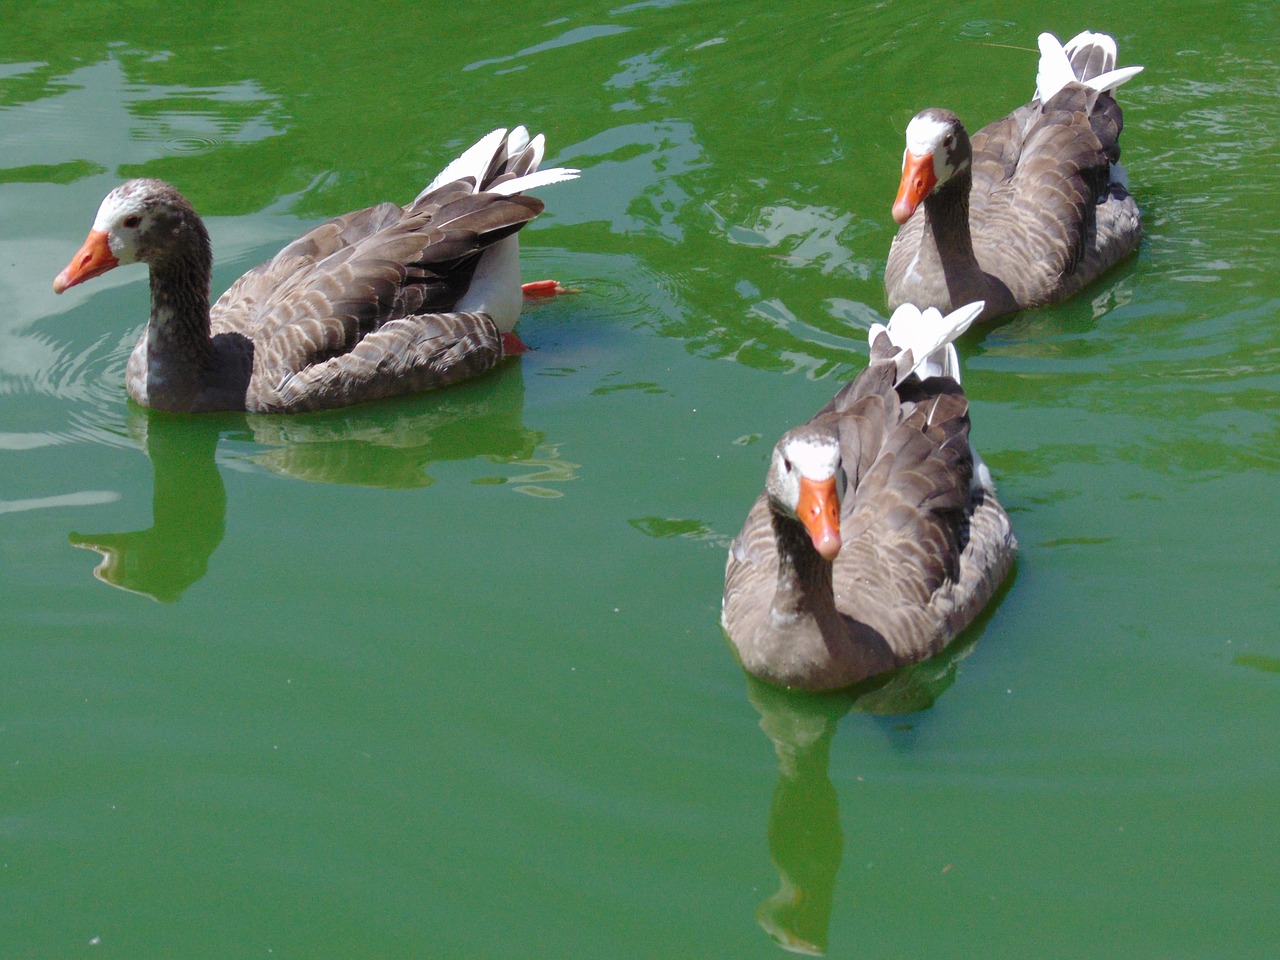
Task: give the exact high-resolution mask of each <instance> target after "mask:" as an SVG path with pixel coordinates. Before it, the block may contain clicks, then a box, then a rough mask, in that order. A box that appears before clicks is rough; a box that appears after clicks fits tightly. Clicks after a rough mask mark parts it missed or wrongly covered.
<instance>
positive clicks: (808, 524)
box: [796, 477, 840, 560]
mask: <svg viewBox="0 0 1280 960" xmlns="http://www.w3.org/2000/svg"><path fill="white" fill-rule="evenodd" d="M796 516H798V517H799V518H800V522H801V523H803V524H804V526H805V529H806V530H808V531H809V539H810V540H812V541H813V549H815V550H817V551H818V553H819V554H820V555H821V556H822V557H823V559H825V560H834V559H835V558H836V554H838V553H839V552H840V494H839V492H838V491H837V490H836V478H835V477H831V478H830V479H828V480H810V479H808V478H807V477H801V478H800V502H799V503H797V504H796Z"/></svg>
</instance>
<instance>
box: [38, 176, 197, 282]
mask: <svg viewBox="0 0 1280 960" xmlns="http://www.w3.org/2000/svg"><path fill="white" fill-rule="evenodd" d="M192 231H194V232H195V235H196V236H197V237H199V235H201V234H204V229H203V226H201V225H199V219H198V218H197V217H196V215H195V211H194V210H192V208H191V205H190V204H189V203H187V201H186V200H185V199H184V198H183V196H182V195H181V194H180V193H178V191H177V190H175V189H174V188H173V187H171V186H169V184H167V183H165V182H163V181H161V180H130V181H128V182H127V183H123V184H121V185H120V186H118V187H116V188H115V189H114V190H112V191H111V192H110V193H109V194H107V195H106V197H105V198H104V199H103V201H102V205H101V206H100V207H98V215H97V217H95V218H94V221H93V228H92V229H91V230H90V231H89V236H88V239H86V240H85V242H84V245H83V246H82V247H81V248H80V249H79V250H78V251H77V252H76V255H75V256H74V257H72V258H71V262H70V263H68V264H67V266H66V268H65V269H63V271H62V272H61V273H59V274H58V276H57V277H56V278H55V279H54V281H53V292H54V293H62V291H64V290H66V289H67V288H69V287H74V286H75V285H76V284H78V283H84V282H85V281H86V280H92V279H93V278H94V277H97V276H101V275H102V274H104V273H106V272H107V271H108V270H112V269H114V268H116V267H118V266H121V265H123V264H127V263H146V264H155V263H160V262H163V261H164V260H165V259H166V257H168V256H169V255H170V253H171V251H174V250H175V249H180V248H181V247H183V246H184V245H189V243H190V239H189V238H190V236H191V234H192ZM204 236H205V237H206V239H205V244H206V245H207V243H208V241H207V234H204Z"/></svg>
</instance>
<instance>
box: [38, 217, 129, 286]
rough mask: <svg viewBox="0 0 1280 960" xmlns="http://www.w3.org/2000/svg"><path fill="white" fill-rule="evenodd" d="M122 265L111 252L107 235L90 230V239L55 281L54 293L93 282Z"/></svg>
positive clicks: (99, 231)
mask: <svg viewBox="0 0 1280 960" xmlns="http://www.w3.org/2000/svg"><path fill="white" fill-rule="evenodd" d="M119 265H120V261H119V260H117V259H116V258H115V255H114V254H113V253H112V252H111V244H110V243H108V242H107V235H106V234H105V233H104V232H103V231H101V230H90V231H89V238H88V239H87V240H85V242H84V246H83V247H81V248H80V249H79V251H77V252H76V255H75V256H74V257H72V258H71V262H70V263H68V264H67V266H66V268H65V269H64V270H63V271H62V272H61V273H60V274H58V275H57V276H56V277H54V279H53V292H54V293H61V292H62V291H63V290H66V289H67V288H68V287H74V286H75V285H76V284H77V283H84V282H85V281H86V280H92V279H93V278H94V277H96V276H98V275H99V274H103V273H106V272H107V271H108V270H110V269H111V268H112V267H117V266H119Z"/></svg>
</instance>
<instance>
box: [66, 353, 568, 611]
mask: <svg viewBox="0 0 1280 960" xmlns="http://www.w3.org/2000/svg"><path fill="white" fill-rule="evenodd" d="M129 432H130V435H131V436H132V437H133V438H134V440H135V441H136V442H137V443H138V445H139V446H140V447H141V448H142V449H143V450H144V451H145V452H146V454H147V456H148V457H149V458H150V459H151V466H152V472H153V479H154V488H153V494H152V515H153V522H152V525H151V526H150V527H149V528H148V529H146V530H136V531H129V532H124V533H96V534H83V533H72V534H71V535H70V538H69V539H70V542H71V544H72V545H73V546H77V547H84V548H86V549H89V550H95V551H97V552H98V553H99V554H101V555H102V561H101V562H100V563H99V564H98V566H97V568H96V569H95V570H94V576H95V577H97V578H98V579H99V580H101V581H102V582H103V583H106V584H108V585H110V586H113V587H118V588H119V589H122V590H128V591H130V592H133V593H138V594H141V595H144V596H148V597H151V598H152V599H154V600H158V601H160V602H162V603H172V602H174V601H176V600H178V599H179V598H180V597H181V596H182V594H183V592H184V591H185V590H186V589H187V588H188V587H190V586H191V585H192V584H194V583H196V582H197V581H198V580H200V578H201V577H203V576H204V575H205V573H206V572H207V570H208V567H209V561H210V558H211V557H212V556H213V553H214V551H215V550H217V548H218V545H219V544H220V543H221V542H222V537H223V534H224V532H225V529H226V509H227V494H226V488H225V487H224V485H223V482H222V474H221V472H220V470H219V467H218V463H217V449H218V443H219V440H220V439H222V438H223V437H226V438H228V439H232V440H235V439H248V440H250V441H251V442H253V443H255V444H262V445H264V446H265V449H263V450H261V451H258V452H256V453H251V454H249V455H247V456H245V457H244V459H246V460H249V461H251V462H253V463H256V464H259V465H260V466H263V467H266V468H267V469H268V470H270V471H272V472H273V473H279V474H282V475H285V476H289V477H293V478H295V479H299V480H306V481H310V482H316V483H330V484H353V485H359V486H371V487H382V488H394V489H407V488H418V487H426V486H430V485H431V484H433V483H435V478H433V477H432V476H431V475H430V474H429V473H428V472H427V470H428V468H429V467H430V465H431V464H432V463H433V462H436V463H439V462H445V461H464V460H472V459H475V458H480V457H483V458H487V459H489V460H490V461H492V462H494V463H495V464H512V465H515V466H516V467H518V468H526V467H540V468H542V469H541V470H539V471H538V472H537V473H536V477H537V478H538V479H540V480H542V481H544V482H545V481H546V480H549V479H550V480H570V479H574V478H575V476H576V472H575V471H576V464H569V463H565V462H563V461H560V460H558V458H557V453H556V451H555V449H554V447H553V446H549V445H546V444H544V440H545V435H544V434H543V433H541V432H539V431H535V430H530V429H529V428H528V427H526V426H525V425H524V380H523V378H522V376H521V371H520V368H519V367H518V366H516V365H511V366H509V367H507V368H506V369H504V370H502V371H500V372H497V373H495V374H494V375H491V376H488V377H485V378H483V379H482V380H478V381H475V382H473V383H468V384H463V385H460V386H457V387H453V388H451V389H449V390H447V391H441V392H437V393H432V394H424V395H419V396H413V397H405V398H402V399H398V400H389V401H384V402H381V403H376V404H369V405H366V406H362V407H348V408H344V409H341V410H335V411H330V412H324V413H316V414H300V415H295V416H290V417H273V416H265V415H254V414H248V415H246V414H239V413H237V414H203V415H199V416H189V415H182V414H168V413H163V412H158V411H153V410H147V409H145V408H142V407H138V406H135V405H132V404H131V405H130V409H129ZM518 472H519V473H520V474H521V475H517V476H512V477H499V478H494V480H493V481H492V482H494V483H506V484H510V485H511V486H512V489H514V490H517V491H519V492H525V493H531V494H533V495H536V496H548V495H556V494H555V492H554V491H550V492H548V491H547V489H546V488H544V487H536V488H535V487H532V486H528V487H527V489H526V486H522V485H520V484H518V483H517V481H523V480H527V479H529V476H526V475H524V474H526V473H527V471H518Z"/></svg>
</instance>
